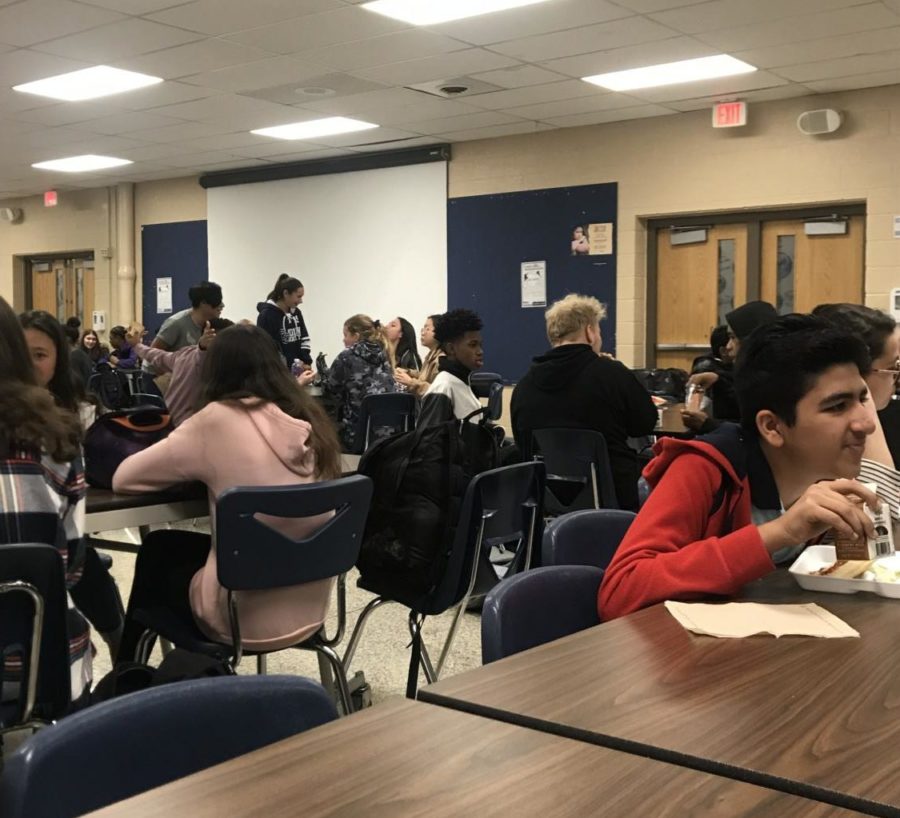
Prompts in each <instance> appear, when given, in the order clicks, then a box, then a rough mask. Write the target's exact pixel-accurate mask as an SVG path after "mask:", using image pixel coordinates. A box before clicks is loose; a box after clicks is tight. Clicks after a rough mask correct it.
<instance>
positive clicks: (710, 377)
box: [688, 372, 719, 389]
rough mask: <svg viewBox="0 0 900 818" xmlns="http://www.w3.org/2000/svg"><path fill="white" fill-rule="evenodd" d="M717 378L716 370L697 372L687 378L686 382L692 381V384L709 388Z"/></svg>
mask: <svg viewBox="0 0 900 818" xmlns="http://www.w3.org/2000/svg"><path fill="white" fill-rule="evenodd" d="M717 380H719V374H718V373H717V372H698V373H697V374H696V375H691V377H690V378H688V383H692V384H694V386H701V387H703V389H709V387H711V386H712V385H713V384H714V383H715V382H716V381H717Z"/></svg>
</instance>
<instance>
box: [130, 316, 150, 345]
mask: <svg viewBox="0 0 900 818" xmlns="http://www.w3.org/2000/svg"><path fill="white" fill-rule="evenodd" d="M146 332H147V330H145V329H144V326H143V324H141V323H140V322H139V321H135V322H134V323H133V324H131V325H130V326H129V327H128V332H126V333H125V341H126V342H127V343H128V345H129V346H132V347H133V346H134V345H135V344H139V343H140V342H141V339H142V338H143V337H144V333H146Z"/></svg>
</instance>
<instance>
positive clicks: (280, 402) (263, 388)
mask: <svg viewBox="0 0 900 818" xmlns="http://www.w3.org/2000/svg"><path fill="white" fill-rule="evenodd" d="M242 398H257V399H258V401H259V403H273V404H275V406H277V407H278V408H279V409H281V411H282V412H284V413H285V414H286V415H290V417H292V418H297V419H298V420H305V421H307V422H308V423H309V424H310V426H311V427H312V429H311V431H310V435H309V447H310V448H311V449H312V450H313V452H314V453H315V455H316V471H317V472H318V475H319V476H320V477H321V478H323V479H326V480H330V479H332V478H334V477H340V475H341V446H340V443H339V442H338V437H337V432H336V431H335V428H334V424H333V423H332V421H331V419H330V418H329V417H328V415H327V414H326V413H325V410H324V409H322V407H320V406H319V404H318V403H317V402H316V400H315V398H312V397H310V396H309V395H308V394H307V393H306V391H305V390H304V389H303V387H302V386H300V384H298V383H297V380H296V379H295V378H294V376H293V375H291V373H290V372H289V371H288V369H287V367H286V366H285V365H284V359H283V358H282V357H281V354H280V351H279V349H278V347H276V346H275V344H274V342H273V341H272V338H271V337H270V336H269V335H268V334H267V333H266V332H264V331H263V330H261V329H260V328H259V327H254V326H252V325H247V324H237V325H235V326H233V327H229V328H228V329H226V330H223V331H222V332H220V333H218V334H217V335H216V340H215V341H214V342H213V343H212V344H210V347H209V350H208V351H207V352H206V353H204V358H203V367H202V369H201V371H200V401H199V407H200V408H202V407H204V406H206V405H207V404H209V403H213V402H215V401H234V400H241V399H242Z"/></svg>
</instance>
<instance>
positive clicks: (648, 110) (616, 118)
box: [547, 105, 677, 128]
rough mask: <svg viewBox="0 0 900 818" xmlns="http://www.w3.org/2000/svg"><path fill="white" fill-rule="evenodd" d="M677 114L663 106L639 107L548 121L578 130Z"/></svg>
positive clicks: (574, 115)
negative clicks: (609, 123) (590, 126)
mask: <svg viewBox="0 0 900 818" xmlns="http://www.w3.org/2000/svg"><path fill="white" fill-rule="evenodd" d="M674 113H677V112H676V111H671V110H669V109H668V108H664V107H663V106H662V105H638V106H635V107H634V108H619V109H617V110H614V111H597V112H595V113H586V114H571V115H570V116H558V117H553V118H552V119H548V120H547V122H548V123H549V124H550V125H556V126H557V127H560V128H577V127H580V126H582V125H600V124H602V123H605V122H623V121H625V120H628V119H645V118H647V117H651V116H668V115H670V114H674Z"/></svg>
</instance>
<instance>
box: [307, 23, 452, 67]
mask: <svg viewBox="0 0 900 818" xmlns="http://www.w3.org/2000/svg"><path fill="white" fill-rule="evenodd" d="M468 47H469V46H468V44H467V43H464V42H461V41H459V40H453V39H451V38H450V37H444V36H442V35H440V34H434V33H433V32H430V31H423V30H420V29H408V30H406V31H396V32H394V33H393V34H385V35H383V36H381V37H370V38H369V39H367V40H359V41H357V42H353V43H340V44H338V45H333V46H329V47H328V48H321V49H317V50H314V51H305V52H302V53H301V54H300V58H301V59H309V60H312V61H313V62H316V63H321V64H323V65H327V66H329V67H330V68H335V69H339V70H341V71H354V70H356V69H359V68H371V67H372V66H375V65H385V64H386V63H396V62H402V61H404V60H415V59H419V58H421V57H430V56H433V55H435V54H446V53H449V52H451V51H461V50H462V49H464V48H468Z"/></svg>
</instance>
